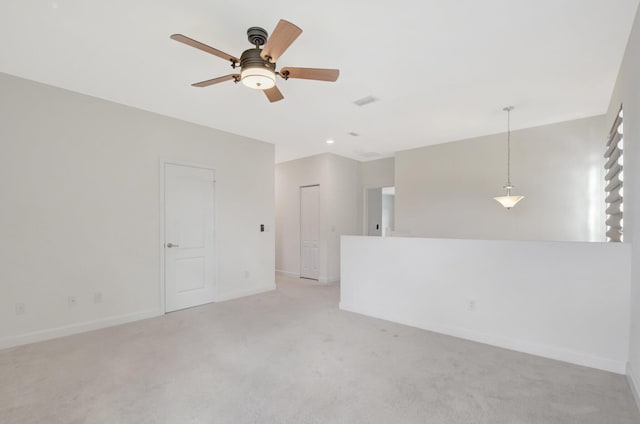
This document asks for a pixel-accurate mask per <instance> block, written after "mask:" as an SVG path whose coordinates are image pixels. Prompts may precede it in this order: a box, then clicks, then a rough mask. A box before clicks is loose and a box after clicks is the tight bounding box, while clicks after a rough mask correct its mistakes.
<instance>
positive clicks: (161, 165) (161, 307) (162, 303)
mask: <svg viewBox="0 0 640 424" xmlns="http://www.w3.org/2000/svg"><path fill="white" fill-rule="evenodd" d="M166 165H178V166H189V167H191V168H200V169H206V170H209V171H213V184H214V185H213V202H214V203H213V205H214V206H213V211H214V212H213V229H214V230H213V231H214V237H213V249H214V252H215V253H214V258H213V276H214V277H213V278H214V286H213V296H214V299H215V298H216V297H217V296H216V286H215V283H216V282H217V281H219V278H218V269H219V268H218V256H219V255H218V202H217V201H216V189H215V188H216V183H217V175H216V168H215V167H214V166H213V165H207V164H202V163H197V162H191V161H185V160H177V159H167V158H162V157H161V158H159V160H158V169H159V172H158V176H159V177H158V178H159V183H160V196H159V206H158V210H159V212H160V220H159V221H160V229H159V230H160V231H159V234H160V239H159V243H158V249H159V256H160V261H159V262H160V269H159V271H160V274H159V275H160V281H159V286H160V287H159V290H160V297H159V299H160V300H159V304H158V312H159V314H160V315H165V314H166V313H167V302H166V298H167V293H166V287H165V272H166V268H165V245H164V242H165V215H166V214H165V189H166V187H165V186H166V183H165V166H166ZM215 301H216V300H214V302H215Z"/></svg>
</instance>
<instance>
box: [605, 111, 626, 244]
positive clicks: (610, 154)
mask: <svg viewBox="0 0 640 424" xmlns="http://www.w3.org/2000/svg"><path fill="white" fill-rule="evenodd" d="M622 119H623V113H622V106H621V107H620V111H619V112H618V115H617V116H616V120H615V122H614V123H613V127H612V128H611V131H609V138H608V140H607V150H606V152H605V154H604V158H605V161H606V162H605V165H604V169H605V172H606V175H605V177H604V179H605V183H606V187H605V189H604V190H605V192H606V196H607V197H606V198H605V202H606V203H607V209H606V214H607V221H606V224H607V241H612V242H620V241H623V239H624V238H623V231H622V229H623V223H624V221H623V213H624V207H623V199H624V191H623V188H622V186H623V181H624V166H623V161H622V154H623V151H624V149H623V145H624V137H623V135H624V128H623V126H622Z"/></svg>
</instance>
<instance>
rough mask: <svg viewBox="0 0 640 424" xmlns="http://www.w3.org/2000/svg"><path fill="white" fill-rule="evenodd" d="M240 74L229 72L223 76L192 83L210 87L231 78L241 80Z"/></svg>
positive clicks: (195, 85) (197, 85) (194, 85)
mask: <svg viewBox="0 0 640 424" xmlns="http://www.w3.org/2000/svg"><path fill="white" fill-rule="evenodd" d="M239 79H240V74H229V75H225V76H223V77H218V78H213V79H210V80H206V81H200V82H196V83H195V84H191V86H192V87H208V86H210V85H213V84H217V83H219V82H224V81H229V80H236V81H237V80H239Z"/></svg>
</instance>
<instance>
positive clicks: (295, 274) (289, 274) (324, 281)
mask: <svg viewBox="0 0 640 424" xmlns="http://www.w3.org/2000/svg"><path fill="white" fill-rule="evenodd" d="M276 274H278V275H282V276H285V277H292V278H300V273H299V272H291V271H283V270H281V269H276ZM338 281H340V279H339V278H338V277H320V278H318V282H319V283H322V284H330V283H337V282H338Z"/></svg>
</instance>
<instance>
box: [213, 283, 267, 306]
mask: <svg viewBox="0 0 640 424" xmlns="http://www.w3.org/2000/svg"><path fill="white" fill-rule="evenodd" d="M275 289H276V284H275V283H273V284H268V285H265V286H260V287H255V288H252V289H248V290H238V291H234V292H227V293H222V294H218V295H216V296H215V299H214V302H224V301H225V300H231V299H237V298H239V297H245V296H251V295H254V294H260V293H265V292H269V291H272V290H275Z"/></svg>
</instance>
